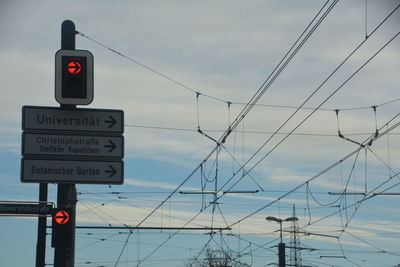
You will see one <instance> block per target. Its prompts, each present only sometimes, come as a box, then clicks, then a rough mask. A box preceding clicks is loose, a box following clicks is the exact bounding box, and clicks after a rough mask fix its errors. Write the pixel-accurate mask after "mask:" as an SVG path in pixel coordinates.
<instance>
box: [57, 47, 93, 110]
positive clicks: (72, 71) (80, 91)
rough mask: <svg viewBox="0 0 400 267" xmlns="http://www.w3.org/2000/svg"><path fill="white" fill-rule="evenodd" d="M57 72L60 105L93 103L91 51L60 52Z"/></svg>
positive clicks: (58, 53) (58, 52)
mask: <svg viewBox="0 0 400 267" xmlns="http://www.w3.org/2000/svg"><path fill="white" fill-rule="evenodd" d="M55 70H56V75H55V77H56V84H55V89H56V90H55V93H56V100H57V102H58V103H60V104H73V105H88V104H90V103H91V102H92V101H93V55H92V54H91V53H90V52H89V51H87V50H58V51H57V53H56V68H55Z"/></svg>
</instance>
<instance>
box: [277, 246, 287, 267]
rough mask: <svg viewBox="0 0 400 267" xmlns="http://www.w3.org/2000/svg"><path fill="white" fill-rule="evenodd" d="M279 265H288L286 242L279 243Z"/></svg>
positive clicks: (281, 266) (280, 266)
mask: <svg viewBox="0 0 400 267" xmlns="http://www.w3.org/2000/svg"><path fill="white" fill-rule="evenodd" d="M278 259H279V267H286V255H285V243H282V242H281V243H279V244H278Z"/></svg>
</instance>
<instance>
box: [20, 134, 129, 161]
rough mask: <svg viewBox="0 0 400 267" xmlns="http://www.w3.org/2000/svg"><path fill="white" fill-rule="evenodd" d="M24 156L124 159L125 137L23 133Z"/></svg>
mask: <svg viewBox="0 0 400 267" xmlns="http://www.w3.org/2000/svg"><path fill="white" fill-rule="evenodd" d="M22 155H32V156H36V155H37V156H74V157H115V158H122V157H123V137H122V136H92V135H88V136H85V135H61V134H60V135H59V134H37V133H23V135H22Z"/></svg>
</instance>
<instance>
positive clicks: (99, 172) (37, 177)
mask: <svg viewBox="0 0 400 267" xmlns="http://www.w3.org/2000/svg"><path fill="white" fill-rule="evenodd" d="M21 181H22V182H25V183H88V184H122V183H123V162H122V161H89V160H56V159H49V160H46V159H26V158H23V159H22V163H21Z"/></svg>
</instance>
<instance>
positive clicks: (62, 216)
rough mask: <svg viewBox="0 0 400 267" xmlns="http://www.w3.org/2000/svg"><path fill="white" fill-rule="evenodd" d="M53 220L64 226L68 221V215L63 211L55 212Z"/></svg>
mask: <svg viewBox="0 0 400 267" xmlns="http://www.w3.org/2000/svg"><path fill="white" fill-rule="evenodd" d="M54 220H55V221H56V223H58V224H66V223H67V222H68V221H69V214H68V212H66V211H65V210H60V211H57V213H56V215H55V216H54Z"/></svg>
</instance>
